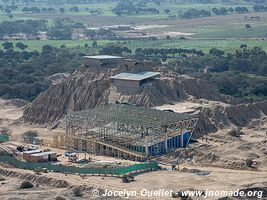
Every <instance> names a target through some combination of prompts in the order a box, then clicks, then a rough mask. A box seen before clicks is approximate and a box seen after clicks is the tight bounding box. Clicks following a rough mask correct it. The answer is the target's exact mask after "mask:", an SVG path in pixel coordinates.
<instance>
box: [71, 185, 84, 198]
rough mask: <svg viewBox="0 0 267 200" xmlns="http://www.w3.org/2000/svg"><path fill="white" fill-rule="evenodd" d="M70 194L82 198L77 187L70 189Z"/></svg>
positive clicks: (80, 191)
mask: <svg viewBox="0 0 267 200" xmlns="http://www.w3.org/2000/svg"><path fill="white" fill-rule="evenodd" d="M72 192H73V193H74V195H75V196H76V197H81V196H83V193H82V190H81V188H79V187H74V188H73V189H72Z"/></svg>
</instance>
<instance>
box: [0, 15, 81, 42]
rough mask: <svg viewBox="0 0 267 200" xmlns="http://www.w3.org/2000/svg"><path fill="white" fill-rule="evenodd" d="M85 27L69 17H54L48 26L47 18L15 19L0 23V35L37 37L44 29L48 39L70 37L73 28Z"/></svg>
mask: <svg viewBox="0 0 267 200" xmlns="http://www.w3.org/2000/svg"><path fill="white" fill-rule="evenodd" d="M75 28H85V27H84V25H83V24H82V23H80V22H74V21H72V20H70V19H69V18H57V19H54V20H53V22H52V25H50V26H48V22H47V20H15V21H3V22H1V23H0V37H1V38H3V37H4V36H9V37H11V36H13V35H15V34H26V35H32V36H33V37H37V36H38V33H39V32H40V31H46V32H47V36H48V38H50V39H71V38H72V33H73V29H75Z"/></svg>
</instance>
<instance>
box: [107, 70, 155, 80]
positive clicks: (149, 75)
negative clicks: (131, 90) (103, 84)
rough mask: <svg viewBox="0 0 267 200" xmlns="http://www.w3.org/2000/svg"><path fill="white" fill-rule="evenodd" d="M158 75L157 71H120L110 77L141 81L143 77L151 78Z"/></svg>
mask: <svg viewBox="0 0 267 200" xmlns="http://www.w3.org/2000/svg"><path fill="white" fill-rule="evenodd" d="M158 75H160V73H159V72H148V71H145V72H139V73H120V74H117V75H115V76H111V77H110V78H111V79H120V80H132V81H141V80H144V79H148V78H152V77H155V76H158Z"/></svg>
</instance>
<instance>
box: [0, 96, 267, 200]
mask: <svg viewBox="0 0 267 200" xmlns="http://www.w3.org/2000/svg"><path fill="white" fill-rule="evenodd" d="M208 104H209V103H199V102H197V103H194V102H191V103H190V102H183V103H179V106H178V104H177V105H164V106H161V107H158V108H159V109H174V110H175V111H179V112H191V111H194V110H195V109H196V108H197V107H199V106H209V105H208ZM22 110H23V108H16V107H15V106H12V105H7V102H6V101H4V100H0V116H1V118H2V121H1V122H2V124H0V126H6V127H8V128H10V130H11V136H12V137H11V141H10V142H8V144H9V146H12V145H14V146H15V145H18V144H21V140H22V137H21V135H22V133H23V132H24V131H26V130H37V131H38V132H39V134H40V136H41V137H43V138H51V136H52V135H53V134H54V133H56V132H62V131H63V130H60V129H58V130H53V131H51V130H49V129H46V128H41V127H38V126H33V125H25V124H23V125H14V124H12V123H13V122H14V120H16V119H17V118H19V117H20V116H21V115H22ZM244 131H245V132H247V133H251V132H252V129H244ZM257 134H260V138H261V137H264V130H263V131H262V132H261V131H260V130H258V131H257ZM261 134H262V135H261ZM221 135H223V133H222V132H220V133H219V136H221ZM242 137H243V138H242V139H243V140H242V141H230V140H229V139H228V137H226V136H225V138H224V139H225V140H226V141H227V140H228V143H224V141H222V139H223V138H218V133H217V135H216V134H214V135H211V136H210V138H213V140H209V141H207V142H205V141H202V143H201V142H200V144H202V145H209V147H207V148H206V151H211V150H212V151H213V152H215V153H216V154H218V155H219V156H221V157H222V158H223V159H225V160H231V159H235V158H231V157H239V156H240V157H241V158H243V157H244V156H246V153H245V152H248V153H253V152H250V150H249V149H247V150H244V149H242V144H245V145H247V144H248V141H249V142H251V143H252V145H253V146H254V147H255V149H258V151H257V152H256V150H255V151H254V149H253V151H254V153H256V154H258V155H259V157H260V158H262V154H261V152H262V148H266V146H264V145H265V144H261V143H260V141H259V140H258V137H255V136H254V137H252V135H251V134H245V135H243V136H242ZM251 138H254V139H251ZM215 139H216V140H215ZM219 139H220V140H219ZM240 146H241V147H240ZM238 147H239V149H238ZM41 148H47V147H46V146H42V147H41ZM51 150H52V151H56V152H57V153H59V154H63V153H64V151H65V150H59V149H54V148H51ZM243 154H244V155H243ZM83 156H84V155H83V154H80V157H81V158H83ZM88 156H92V157H93V158H94V159H97V160H110V161H121V162H124V164H132V162H131V161H125V160H120V159H114V158H107V157H102V156H93V155H87V157H88ZM59 160H60V161H61V162H62V164H68V165H70V163H68V162H67V158H66V157H65V156H61V157H59ZM266 165H267V163H266V162H265V161H264V160H263V162H262V163H261V167H260V169H259V170H257V171H251V170H234V169H224V168H221V167H210V166H205V167H204V165H203V163H198V162H196V166H193V165H192V163H190V162H187V163H185V164H181V165H180V169H182V168H183V167H186V168H188V169H192V168H193V169H200V170H205V171H211V173H210V174H209V175H206V176H201V175H196V174H193V173H188V172H178V171H170V169H171V165H170V164H168V163H167V164H165V165H164V166H163V167H166V168H167V171H155V172H149V173H143V174H139V175H137V176H136V177H135V181H134V182H131V183H128V184H126V183H123V182H122V180H121V179H119V178H116V177H99V176H85V177H81V176H79V175H73V174H63V173H53V172H49V173H48V174H42V176H46V177H51V178H54V179H58V180H66V181H67V182H69V183H70V185H73V186H81V185H82V186H87V187H93V188H99V189H103V190H105V189H108V190H111V191H123V190H124V189H126V190H127V191H137V192H138V193H139V192H140V191H142V189H147V190H149V191H158V190H160V189H162V190H167V191H170V190H171V189H173V190H183V189H189V188H194V189H197V190H204V191H205V190H207V189H208V190H226V191H228V190H229V191H232V190H237V189H240V188H246V187H252V186H260V187H263V186H265V187H266V186H267V167H266ZM0 168H3V167H0ZM7 169H9V170H12V171H17V172H21V173H33V172H32V171H30V170H23V169H17V168H7ZM0 177H1V175H0ZM3 178H5V179H6V181H7V182H5V183H4V184H1V185H0V199H9V198H11V197H19V198H21V199H55V197H56V196H64V198H66V199H77V198H75V197H74V196H73V193H72V190H71V189H68V188H65V189H57V188H50V187H48V186H46V185H39V186H36V184H35V187H34V188H33V189H27V190H23V191H22V190H19V189H18V186H19V184H20V183H21V182H22V180H21V179H17V178H15V177H13V178H10V177H4V176H3ZM84 193H85V194H84V198H83V199H91V198H92V199H94V197H93V196H92V194H91V192H90V191H87V192H84ZM78 199H79V198H78ZM128 199H172V198H171V197H166V196H164V197H141V196H140V194H138V196H137V197H131V198H128ZM206 199H216V198H212V197H210V198H206Z"/></svg>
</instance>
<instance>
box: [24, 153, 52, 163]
mask: <svg viewBox="0 0 267 200" xmlns="http://www.w3.org/2000/svg"><path fill="white" fill-rule="evenodd" d="M28 161H30V162H35V163H40V162H49V161H57V154H56V153H55V152H51V151H48V152H43V153H35V154H31V155H30V157H29V160H28Z"/></svg>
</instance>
